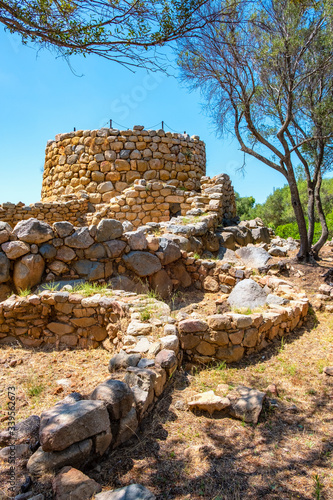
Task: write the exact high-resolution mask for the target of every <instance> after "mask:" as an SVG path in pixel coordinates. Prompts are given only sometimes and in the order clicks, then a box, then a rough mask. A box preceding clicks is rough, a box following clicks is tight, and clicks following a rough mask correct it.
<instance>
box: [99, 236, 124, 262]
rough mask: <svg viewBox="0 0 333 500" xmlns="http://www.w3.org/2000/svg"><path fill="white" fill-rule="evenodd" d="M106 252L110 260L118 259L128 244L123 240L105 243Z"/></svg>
mask: <svg viewBox="0 0 333 500" xmlns="http://www.w3.org/2000/svg"><path fill="white" fill-rule="evenodd" d="M104 245H105V246H106V251H107V254H108V257H109V258H110V259H116V258H117V257H119V256H120V255H121V254H122V252H123V251H124V250H125V247H126V243H125V241H122V240H111V241H105V242H104Z"/></svg>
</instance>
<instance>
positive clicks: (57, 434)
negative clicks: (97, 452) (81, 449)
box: [39, 400, 110, 451]
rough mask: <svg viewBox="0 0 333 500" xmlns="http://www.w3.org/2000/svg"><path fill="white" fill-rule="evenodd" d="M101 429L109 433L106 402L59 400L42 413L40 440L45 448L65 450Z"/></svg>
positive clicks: (47, 449) (99, 431)
mask: <svg viewBox="0 0 333 500" xmlns="http://www.w3.org/2000/svg"><path fill="white" fill-rule="evenodd" d="M101 432H108V433H110V420H109V415H108V411H107V409H106V406H105V403H104V402H102V401H92V400H84V401H77V402H75V403H58V404H56V405H55V406H53V407H52V408H50V409H49V410H46V411H44V412H43V413H42V415H41V421H40V430H39V439H40V444H41V446H42V449H43V451H62V450H64V449H65V448H68V447H69V446H71V445H72V444H74V443H77V442H79V441H82V440H84V439H86V438H89V437H91V436H94V435H95V434H99V433H101Z"/></svg>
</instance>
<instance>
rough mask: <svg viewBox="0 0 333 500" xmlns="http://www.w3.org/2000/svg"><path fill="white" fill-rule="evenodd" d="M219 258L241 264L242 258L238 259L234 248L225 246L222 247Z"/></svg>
mask: <svg viewBox="0 0 333 500" xmlns="http://www.w3.org/2000/svg"><path fill="white" fill-rule="evenodd" d="M217 258H218V259H219V260H222V261H223V262H226V263H230V264H238V265H239V264H240V263H241V262H240V260H239V259H238V257H237V255H236V253H235V252H234V251H233V250H230V248H225V247H220V249H219V251H218V254H217Z"/></svg>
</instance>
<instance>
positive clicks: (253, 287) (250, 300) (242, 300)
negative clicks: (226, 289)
mask: <svg viewBox="0 0 333 500" xmlns="http://www.w3.org/2000/svg"><path fill="white" fill-rule="evenodd" d="M266 298H267V295H266V292H265V291H264V290H263V288H261V286H260V285H259V284H258V283H256V282H255V281H253V280H251V279H245V280H243V281H240V282H239V283H237V285H236V286H235V287H234V289H233V290H232V292H231V294H230V295H229V297H228V303H229V305H230V306H231V307H235V308H242V307H245V308H250V309H255V308H256V307H260V306H263V305H264V304H265V303H266Z"/></svg>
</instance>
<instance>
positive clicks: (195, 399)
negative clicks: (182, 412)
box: [187, 391, 230, 415]
mask: <svg viewBox="0 0 333 500" xmlns="http://www.w3.org/2000/svg"><path fill="white" fill-rule="evenodd" d="M187 404H188V406H189V408H191V409H194V408H195V409H197V410H203V411H208V413H209V414H210V415H212V414H213V413H214V411H221V410H224V409H225V408H228V407H229V406H230V400H229V399H228V398H222V397H220V396H216V394H214V391H207V392H203V393H201V394H196V395H195V396H192V397H191V398H190V400H189V401H188V403H187Z"/></svg>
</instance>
